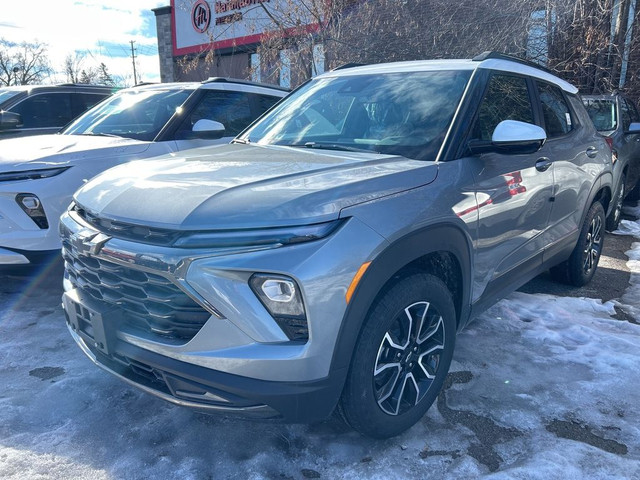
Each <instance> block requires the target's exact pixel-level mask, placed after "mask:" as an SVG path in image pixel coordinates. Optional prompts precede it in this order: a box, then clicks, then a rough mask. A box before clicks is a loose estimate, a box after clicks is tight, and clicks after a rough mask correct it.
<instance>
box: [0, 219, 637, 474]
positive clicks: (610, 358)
mask: <svg viewBox="0 0 640 480" xmlns="http://www.w3.org/2000/svg"><path fill="white" fill-rule="evenodd" d="M622 228H623V229H627V228H628V229H629V230H628V232H629V233H631V231H633V232H634V233H636V234H637V235H640V222H625V223H624V224H623V227H622ZM639 238H640V237H639ZM629 256H630V258H631V260H630V266H631V268H632V271H633V272H634V273H633V276H632V283H633V285H631V286H630V288H629V290H628V291H627V292H626V294H625V295H623V297H622V298H621V299H620V304H624V305H625V308H627V307H628V306H629V304H631V306H632V307H634V308H636V309H635V310H634V312H635V314H636V318H637V319H639V318H640V317H638V316H637V314H638V312H640V305H637V302H638V300H637V299H638V298H640V295H639V292H638V289H639V288H640V276H639V275H640V267H639V264H640V263H639V262H640V242H638V243H634V245H633V248H632V250H631V251H630V252H629ZM634 262H635V263H634ZM33 280H34V282H35V281H36V280H37V279H35V278H34V279H33ZM10 290H11V288H7V289H6V291H10ZM16 290H17V289H16ZM2 291H5V289H2ZM634 302H635V303H634ZM59 303H60V289H59V288H54V287H49V288H47V289H46V290H42V289H26V290H20V291H15V293H6V294H0V385H2V386H3V387H4V388H2V390H0V478H2V479H56V480H57V479H137V478H157V479H162V478H171V479H207V478H212V479H226V478H237V479H245V478H248V479H262V478H268V479H271V478H275V479H280V478H283V479H288V478H293V479H298V478H300V479H302V478H327V479H334V478H342V479H361V478H372V479H395V478H398V479H406V478H490V479H513V478H516V479H540V480H542V479H544V480H548V479H562V480H570V479H638V478H640V407H639V406H638V397H639V396H640V348H639V347H640V326H639V325H635V324H632V323H627V322H622V321H618V320H615V319H613V318H612V316H613V315H614V314H615V311H614V308H613V307H614V302H606V303H604V304H603V303H602V302H601V301H600V300H594V299H586V298H561V297H555V296H551V295H542V294H538V295H529V294H524V293H515V294H512V295H511V296H509V297H508V298H507V299H506V300H503V301H501V302H499V303H498V304H497V305H495V306H494V307H492V308H491V309H490V310H489V311H487V312H486V313H485V314H483V315H482V316H481V317H480V318H478V319H477V320H476V321H475V322H473V323H472V324H471V325H470V326H469V327H467V329H465V331H463V332H462V333H461V334H460V335H459V336H458V340H457V347H456V354H455V358H454V363H453V366H452V373H451V375H450V377H449V381H448V382H447V385H446V389H445V391H444V392H443V393H442V394H441V395H440V397H439V399H438V401H437V404H436V405H434V406H433V407H432V408H431V409H430V410H429V412H428V413H427V415H426V416H425V417H424V418H423V419H422V421H421V422H419V423H418V424H417V425H416V426H415V427H413V428H412V429H410V430H409V431H408V432H406V433H405V434H403V435H401V436H399V437H397V438H394V439H390V440H386V441H378V440H370V439H366V438H363V437H361V436H360V435H358V434H356V433H354V432H353V431H351V430H349V429H348V428H346V427H344V426H343V425H342V424H340V423H339V422H338V421H337V420H333V419H331V420H328V421H326V422H324V423H321V424H316V425H282V424H275V423H256V422H251V421H242V420H232V419H225V418H220V417H216V416H205V415H201V414H196V413H193V412H191V411H189V410H186V409H183V408H179V407H175V406H173V405H171V404H169V403H166V402H164V401H162V400H159V399H156V398H154V397H152V396H150V395H147V394H144V393H141V392H138V391H137V390H136V389H134V388H132V387H130V386H128V385H126V384H124V383H122V382H120V381H119V380H117V379H116V378H114V377H112V376H111V375H109V374H108V373H106V372H104V371H102V370H100V369H99V368H97V367H95V366H94V365H93V364H92V363H91V362H90V361H89V360H88V359H87V358H85V357H84V355H83V354H82V353H81V351H80V349H79V348H78V347H77V346H76V345H75V344H74V342H73V340H72V339H71V337H70V335H69V334H68V332H67V330H66V326H65V322H64V319H63V315H62V312H61V310H60V308H59Z"/></svg>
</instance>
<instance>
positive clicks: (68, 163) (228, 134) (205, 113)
mask: <svg viewBox="0 0 640 480" xmlns="http://www.w3.org/2000/svg"><path fill="white" fill-rule="evenodd" d="M286 94H287V90H285V89H281V88H278V87H272V86H268V85H261V84H255V83H250V82H244V81H241V80H231V79H225V78H211V79H209V80H207V81H205V82H202V83H168V84H157V85H144V86H139V87H134V88H130V89H126V90H122V91H120V92H119V93H117V94H116V95H114V96H112V97H110V98H108V99H107V100H105V101H104V102H102V103H100V104H98V105H97V106H95V107H94V108H92V109H91V110H89V111H88V112H87V113H85V114H84V115H82V116H81V117H79V118H78V119H77V120H76V121H74V122H73V123H72V124H70V125H69V126H68V127H67V128H65V129H64V130H63V131H62V132H61V133H60V134H55V135H39V136H33V137H27V138H16V139H7V140H2V141H0V266H3V265H28V264H37V263H41V261H42V260H44V259H46V258H49V257H51V255H56V254H58V253H59V251H60V247H61V245H60V238H59V235H58V221H59V217H60V215H61V214H62V212H64V210H65V208H66V207H67V206H68V205H69V203H70V201H71V196H72V194H73V193H74V192H75V191H76V190H77V189H78V188H79V187H80V186H82V185H83V183H85V182H86V181H87V180H89V179H90V178H92V177H93V176H95V175H97V174H98V173H100V172H102V171H104V170H106V169H108V168H111V167H113V166H115V165H118V164H121V163H125V162H128V161H131V160H137V159H143V158H149V157H155V156H157V155H162V154H166V153H171V152H176V151H180V150H185V149H189V148H195V147H200V146H206V145H212V144H215V143H228V142H229V141H230V140H231V139H232V138H233V137H235V136H236V135H237V134H238V133H240V132H241V131H242V130H244V128H245V127H246V126H248V125H249V124H250V123H251V122H252V121H253V120H255V119H256V118H257V117H259V116H260V115H261V114H262V113H264V112H265V111H266V110H268V109H269V108H270V107H271V106H272V105H273V104H275V103H276V102H277V101H278V100H280V98H282V97H284V96H285V95H286Z"/></svg>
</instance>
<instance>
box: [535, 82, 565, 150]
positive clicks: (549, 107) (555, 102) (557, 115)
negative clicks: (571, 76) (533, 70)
mask: <svg viewBox="0 0 640 480" xmlns="http://www.w3.org/2000/svg"><path fill="white" fill-rule="evenodd" d="M536 85H537V86H538V94H539V95H540V103H541V105H542V116H543V118H544V127H545V131H546V132H547V137H549V138H553V137H560V136H562V135H565V134H567V133H569V132H570V131H571V130H573V121H572V118H571V110H570V109H569V105H568V104H567V101H566V100H565V98H564V95H563V94H562V90H560V89H559V88H558V87H556V86H555V85H550V84H548V83H544V82H536Z"/></svg>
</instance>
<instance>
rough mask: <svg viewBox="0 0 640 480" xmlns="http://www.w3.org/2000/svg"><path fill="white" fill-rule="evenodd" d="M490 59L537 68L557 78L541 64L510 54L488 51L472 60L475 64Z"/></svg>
mask: <svg viewBox="0 0 640 480" xmlns="http://www.w3.org/2000/svg"><path fill="white" fill-rule="evenodd" d="M490 58H493V59H496V60H509V61H511V62H516V63H520V64H522V65H527V66H529V67H533V68H537V69H538V70H542V71H544V72H547V73H550V74H551V75H556V76H557V74H556V73H555V72H552V71H551V70H549V69H548V68H547V67H545V66H544V65H540V64H539V63H536V62H532V61H531V60H527V59H525V58H521V57H516V56H515V55H509V54H508V53H501V52H494V51H486V52H482V53H481V54H479V55H476V56H475V57H473V58H472V59H471V60H472V61H474V62H482V61H483V60H489V59H490Z"/></svg>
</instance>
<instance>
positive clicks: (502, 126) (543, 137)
mask: <svg viewBox="0 0 640 480" xmlns="http://www.w3.org/2000/svg"><path fill="white" fill-rule="evenodd" d="M546 141H547V134H546V132H545V131H544V129H543V128H541V127H539V126H537V125H532V124H531V123H526V122H520V121H517V120H503V121H502V122H500V123H499V124H498V125H497V126H496V128H495V130H494V131H493V134H492V135H491V142H488V141H476V140H474V141H471V142H469V150H470V151H471V153H472V154H474V155H476V154H479V153H487V152H498V153H506V154H512V155H515V154H518V153H534V152H537V151H538V150H540V148H542V146H543V145H544V142H546Z"/></svg>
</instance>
